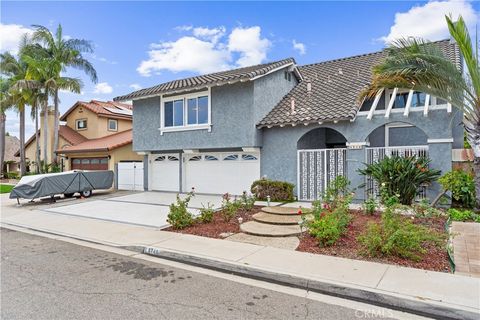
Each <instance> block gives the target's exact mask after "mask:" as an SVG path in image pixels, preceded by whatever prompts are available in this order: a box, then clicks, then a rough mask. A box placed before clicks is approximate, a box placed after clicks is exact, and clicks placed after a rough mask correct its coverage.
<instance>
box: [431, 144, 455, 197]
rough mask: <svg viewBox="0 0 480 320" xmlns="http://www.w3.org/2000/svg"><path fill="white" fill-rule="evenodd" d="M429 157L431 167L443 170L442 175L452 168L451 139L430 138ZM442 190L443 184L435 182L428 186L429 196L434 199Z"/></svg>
mask: <svg viewBox="0 0 480 320" xmlns="http://www.w3.org/2000/svg"><path fill="white" fill-rule="evenodd" d="M427 143H428V157H429V158H430V159H431V160H432V162H430V168H432V169H438V170H442V175H444V174H445V173H447V172H448V171H450V170H452V143H453V138H450V139H428V140H427ZM440 192H441V186H440V184H439V183H438V182H434V183H433V184H432V186H430V187H429V188H427V197H428V198H429V199H430V200H433V199H434V198H435V197H436V196H437V195H438V194H439V193H440Z"/></svg>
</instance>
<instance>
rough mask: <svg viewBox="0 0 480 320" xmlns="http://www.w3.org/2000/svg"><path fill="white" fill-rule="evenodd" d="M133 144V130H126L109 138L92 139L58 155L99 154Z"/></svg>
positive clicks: (68, 148)
mask: <svg viewBox="0 0 480 320" xmlns="http://www.w3.org/2000/svg"><path fill="white" fill-rule="evenodd" d="M130 143H132V130H131V129H130V130H126V131H122V132H119V133H115V134H112V135H109V136H105V137H101V138H97V139H90V140H86V141H84V142H81V143H79V144H77V145H74V146H71V147H66V148H65V149H62V150H58V151H57V152H58V153H62V154H65V153H79V152H98V151H110V150H113V149H116V148H120V147H123V146H125V145H127V144H130Z"/></svg>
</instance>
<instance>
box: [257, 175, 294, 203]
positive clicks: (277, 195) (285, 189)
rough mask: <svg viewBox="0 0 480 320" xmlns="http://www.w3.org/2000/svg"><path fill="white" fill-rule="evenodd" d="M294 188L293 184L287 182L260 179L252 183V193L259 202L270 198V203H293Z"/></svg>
mask: <svg viewBox="0 0 480 320" xmlns="http://www.w3.org/2000/svg"><path fill="white" fill-rule="evenodd" d="M294 187H295V186H294V185H293V184H292V183H289V182H285V181H275V180H268V179H260V180H256V181H254V182H253V183H252V187H251V188H250V191H251V192H252V194H254V195H255V198H257V199H258V200H263V201H266V200H267V196H270V201H293V200H295V198H294V196H293V188H294Z"/></svg>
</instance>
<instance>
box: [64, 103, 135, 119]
mask: <svg viewBox="0 0 480 320" xmlns="http://www.w3.org/2000/svg"><path fill="white" fill-rule="evenodd" d="M80 106H81V107H84V108H86V109H88V110H90V111H92V112H94V113H95V114H97V115H98V116H100V117H101V116H104V117H109V118H121V119H127V120H128V119H130V120H131V119H132V105H131V104H127V103H121V102H117V101H99V100H91V101H90V102H85V101H78V102H77V103H75V104H74V105H73V106H72V107H71V108H70V109H68V110H67V112H65V113H64V114H63V115H62V116H61V117H60V120H61V121H66V119H67V117H68V115H69V114H70V113H71V112H72V111H73V110H75V108H77V107H80Z"/></svg>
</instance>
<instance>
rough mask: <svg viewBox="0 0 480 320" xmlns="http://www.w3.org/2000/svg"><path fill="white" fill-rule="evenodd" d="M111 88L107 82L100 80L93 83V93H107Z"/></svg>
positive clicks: (110, 91)
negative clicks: (95, 83)
mask: <svg viewBox="0 0 480 320" xmlns="http://www.w3.org/2000/svg"><path fill="white" fill-rule="evenodd" d="M112 91H113V88H112V87H111V86H110V85H109V84H108V82H100V83H97V85H95V90H93V93H100V94H108V93H112Z"/></svg>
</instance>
